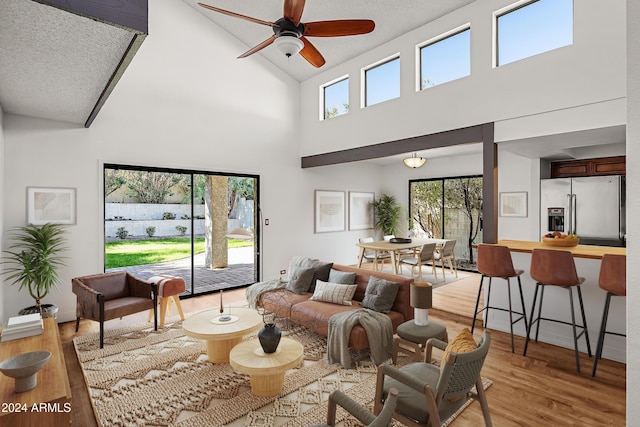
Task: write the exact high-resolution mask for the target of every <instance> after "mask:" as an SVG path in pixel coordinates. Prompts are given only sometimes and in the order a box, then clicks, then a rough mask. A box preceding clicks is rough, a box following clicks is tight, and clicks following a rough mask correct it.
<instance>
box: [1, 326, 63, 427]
mask: <svg viewBox="0 0 640 427" xmlns="http://www.w3.org/2000/svg"><path fill="white" fill-rule="evenodd" d="M36 350H47V351H50V352H51V359H50V360H49V362H48V363H47V364H46V365H45V366H44V368H42V369H41V370H40V371H39V372H38V385H37V386H36V387H35V388H34V389H31V390H29V391H25V392H23V393H16V392H15V391H14V386H15V384H14V380H13V378H9V377H6V376H4V375H3V374H1V373H0V377H2V378H0V425H3V426H12V427H29V426H38V427H49V426H51V427H60V426H68V425H70V424H71V387H70V385H69V376H68V375H67V368H66V366H65V362H64V355H63V353H62V342H61V341H60V333H59V331H58V324H57V322H56V319H54V318H48V319H44V332H43V333H42V335H35V336H32V337H27V338H21V339H17V340H12V341H6V342H3V343H0V361H2V360H5V359H8V358H10V357H13V356H16V355H18V354H21V353H27V352H29V351H36Z"/></svg>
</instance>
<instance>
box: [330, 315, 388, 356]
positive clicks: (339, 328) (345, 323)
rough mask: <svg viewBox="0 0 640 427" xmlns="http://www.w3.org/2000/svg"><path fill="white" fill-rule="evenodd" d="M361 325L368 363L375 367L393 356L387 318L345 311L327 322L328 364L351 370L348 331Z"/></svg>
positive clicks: (349, 332)
mask: <svg viewBox="0 0 640 427" xmlns="http://www.w3.org/2000/svg"><path fill="white" fill-rule="evenodd" d="M358 323H360V324H361V325H362V327H363V328H364V330H365V331H366V333H367V337H368V338H369V348H370V350H371V359H372V360H373V362H374V363H375V364H376V365H379V364H381V363H383V362H385V361H387V360H388V359H389V358H390V357H391V355H392V352H393V326H392V324H391V319H389V316H387V315H386V314H383V313H379V312H377V311H373V310H369V309H366V308H363V309H360V310H351V311H345V312H343V313H338V314H334V315H333V316H331V317H330V318H329V336H328V337H327V358H328V359H329V363H340V364H341V365H342V366H343V367H345V368H347V369H349V368H351V364H352V361H351V354H350V353H349V335H350V334H351V329H353V327H354V326H355V325H356V324H358Z"/></svg>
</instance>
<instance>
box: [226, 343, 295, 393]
mask: <svg viewBox="0 0 640 427" xmlns="http://www.w3.org/2000/svg"><path fill="white" fill-rule="evenodd" d="M303 350H304V349H303V347H302V344H300V343H299V342H298V341H296V340H293V339H291V338H282V339H281V340H280V344H278V349H277V350H276V351H275V353H265V352H264V351H262V347H260V342H259V341H258V340H257V339H253V340H248V341H244V342H241V343H240V344H238V345H236V346H235V347H234V348H233V350H231V353H230V354H229V362H230V363H231V366H232V367H233V369H235V370H236V371H238V372H240V373H243V374H247V375H249V377H250V378H251V392H252V393H253V394H255V395H256V396H261V397H270V396H276V395H278V394H279V393H280V391H281V390H282V385H283V384H284V373H285V372H286V371H287V370H288V369H291V368H295V367H296V366H298V364H300V362H301V361H302V358H303V355H304V352H303Z"/></svg>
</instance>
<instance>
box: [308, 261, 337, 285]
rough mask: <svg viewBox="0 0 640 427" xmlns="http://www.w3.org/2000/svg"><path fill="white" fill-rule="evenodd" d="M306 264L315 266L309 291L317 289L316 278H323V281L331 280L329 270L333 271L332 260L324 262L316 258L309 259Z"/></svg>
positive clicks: (310, 266)
mask: <svg viewBox="0 0 640 427" xmlns="http://www.w3.org/2000/svg"><path fill="white" fill-rule="evenodd" d="M304 266H305V267H309V268H313V272H314V274H313V280H312V281H311V287H310V288H309V292H313V291H314V290H315V287H316V280H322V281H323V282H328V281H329V272H330V271H331V267H333V263H332V262H322V261H318V260H314V259H307V262H306V263H305V264H304Z"/></svg>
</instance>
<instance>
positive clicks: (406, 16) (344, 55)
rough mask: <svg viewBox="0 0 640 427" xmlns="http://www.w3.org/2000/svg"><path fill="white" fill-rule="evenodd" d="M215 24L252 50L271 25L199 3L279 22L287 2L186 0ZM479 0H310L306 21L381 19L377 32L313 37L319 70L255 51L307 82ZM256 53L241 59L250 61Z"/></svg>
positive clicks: (273, 50) (294, 59) (265, 51)
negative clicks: (321, 63) (321, 58)
mask: <svg viewBox="0 0 640 427" xmlns="http://www.w3.org/2000/svg"><path fill="white" fill-rule="evenodd" d="M183 1H184V2H186V3H188V4H189V5H191V6H192V7H194V8H195V9H196V10H197V11H198V12H199V13H202V14H203V15H204V16H206V17H207V18H208V19H210V20H211V21H212V22H213V23H215V24H216V25H218V26H220V27H221V28H222V29H224V30H225V31H227V32H228V33H230V34H231V35H233V36H235V37H236V38H238V39H239V40H240V41H242V42H243V43H244V44H245V45H246V49H244V50H241V51H238V55H241V54H242V53H244V52H245V51H247V50H249V49H250V48H252V47H254V46H256V45H257V44H259V43H261V42H262V41H264V40H266V39H267V38H269V37H270V36H272V35H273V31H272V30H271V28H270V27H268V26H265V25H260V24H256V23H253V22H249V21H245V20H243V19H239V18H235V17H232V16H229V15H224V14H221V13H218V12H214V11H211V10H208V9H205V8H203V7H201V6H198V4H197V3H198V2H201V3H205V4H209V5H211V6H215V7H218V8H221V9H225V10H229V11H232V12H237V13H240V14H242V15H246V16H250V17H252V18H257V19H260V20H262V21H268V22H275V21H277V20H278V19H280V18H281V17H282V16H283V0H183ZM473 1H474V0H402V1H396V0H307V1H306V3H305V7H304V12H303V14H302V22H303V23H304V22H314V21H325V20H333V19H371V20H373V21H374V22H375V23H376V27H375V29H374V30H373V32H371V33H369V34H363V35H358V36H347V37H309V41H311V42H312V43H313V45H314V46H315V47H316V48H317V49H318V50H319V51H320V53H322V55H323V56H324V58H325V59H326V61H327V62H326V64H325V65H324V66H323V67H322V68H320V69H317V68H315V67H313V66H312V65H311V64H309V63H308V62H307V61H306V60H304V58H302V57H301V56H300V55H296V56H295V57H292V58H287V57H286V56H284V55H283V54H282V53H280V51H278V49H277V48H276V47H275V46H274V45H271V46H267V47H266V48H264V49H262V50H261V51H260V52H258V53H256V54H254V55H262V56H263V57H265V58H266V59H267V60H269V61H270V62H272V63H273V64H275V65H276V66H277V67H279V68H281V69H282V70H283V71H285V72H286V73H288V74H290V75H291V76H293V77H294V78H295V79H296V80H298V81H303V80H306V79H308V78H310V77H311V76H313V75H315V74H317V73H319V72H320V71H321V70H324V69H327V68H331V67H333V66H335V65H337V64H340V63H342V62H344V61H346V60H348V59H351V58H353V57H355V56H357V55H360V54H362V53H364V52H367V51H369V50H371V49H373V48H375V47H377V46H380V45H382V44H384V43H386V42H388V41H390V40H393V39H394V38H396V37H398V36H400V35H402V34H404V33H406V32H408V31H411V30H413V29H415V28H418V27H421V26H423V25H425V24H427V23H429V22H431V21H433V20H434V19H437V18H439V17H441V16H443V15H446V14H448V13H450V12H451V11H453V10H455V9H459V8H460V7H462V6H465V5H467V4H469V3H472V2H473ZM250 60H251V57H248V58H244V59H238V61H250Z"/></svg>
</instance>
